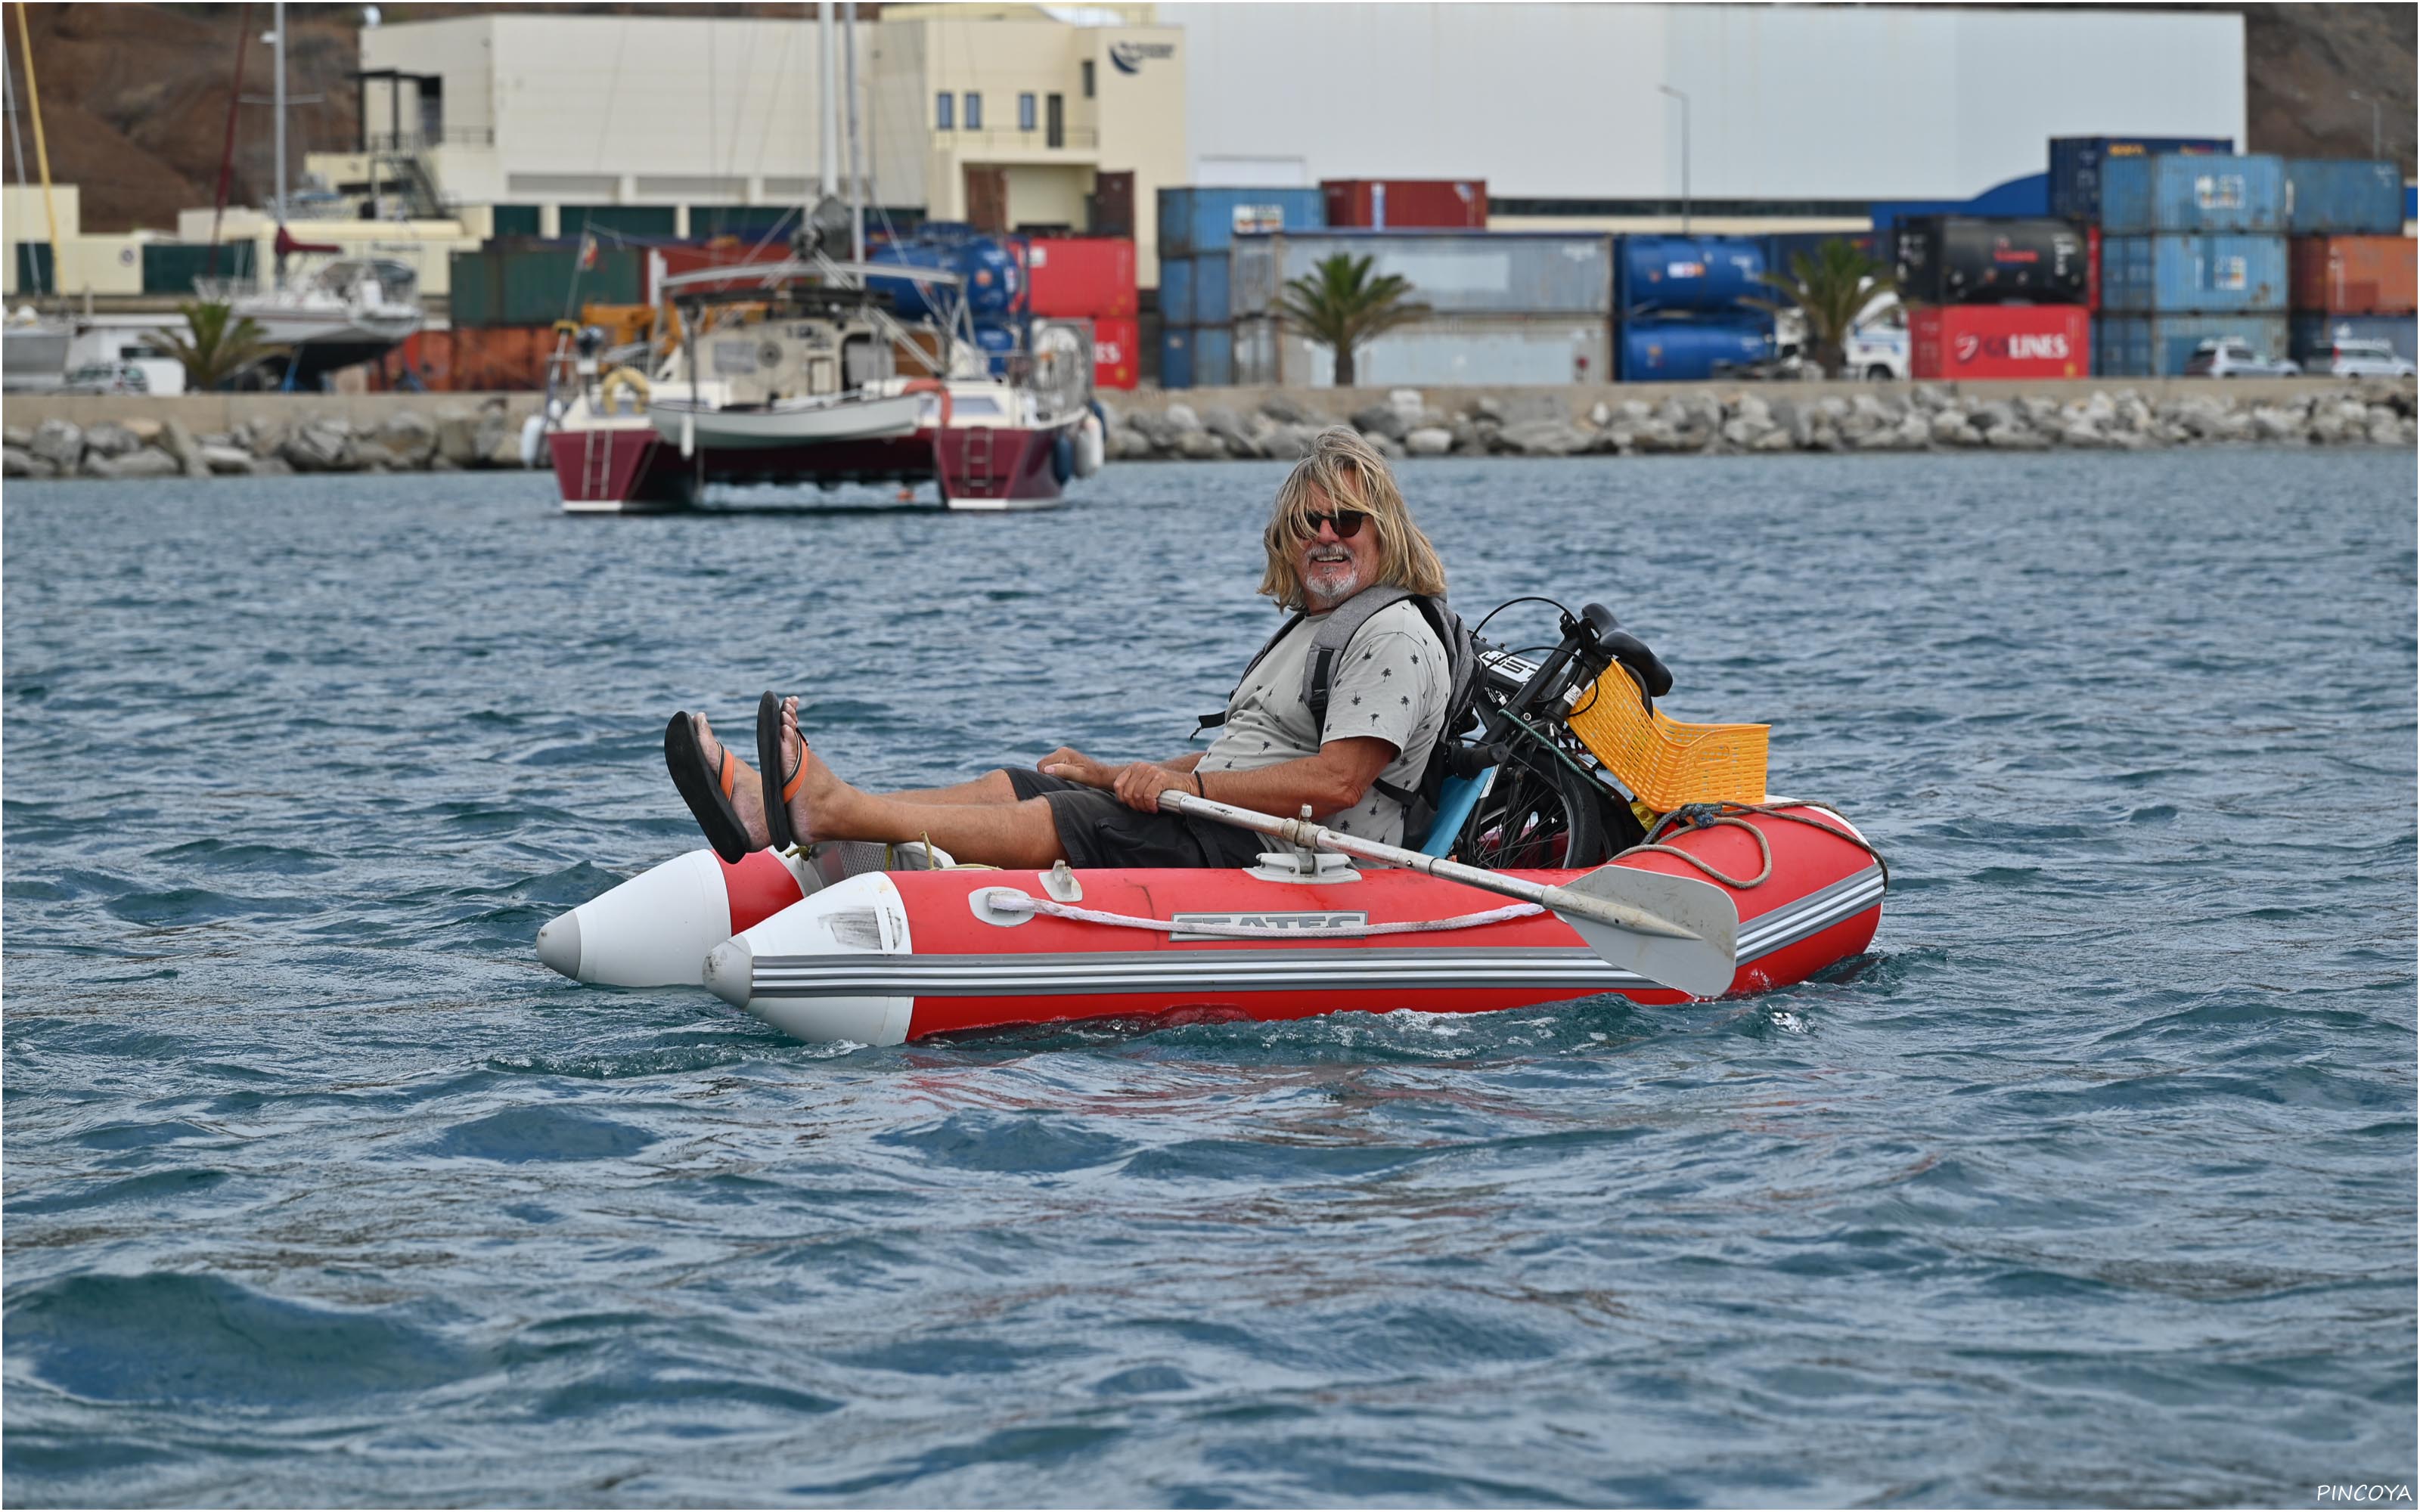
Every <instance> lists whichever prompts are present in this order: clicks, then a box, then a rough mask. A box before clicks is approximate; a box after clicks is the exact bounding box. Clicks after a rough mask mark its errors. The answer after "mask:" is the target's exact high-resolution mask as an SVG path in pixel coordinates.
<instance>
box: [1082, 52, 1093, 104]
mask: <svg viewBox="0 0 2420 1512" xmlns="http://www.w3.org/2000/svg"><path fill="white" fill-rule="evenodd" d="M1084 98H1085V99H1086V100H1090V99H1092V98H1093V60H1092V59H1091V58H1086V59H1085V60H1084Z"/></svg>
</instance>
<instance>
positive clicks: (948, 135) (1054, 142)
mask: <svg viewBox="0 0 2420 1512" xmlns="http://www.w3.org/2000/svg"><path fill="white" fill-rule="evenodd" d="M933 145H934V146H935V147H943V148H946V149H948V150H951V151H954V152H955V153H957V154H958V155H959V156H960V157H965V156H967V155H969V154H972V153H985V152H1016V153H1027V152H1031V153H1033V154H1035V155H1036V156H1047V154H1050V153H1053V152H1094V151H1097V150H1098V149H1099V148H1100V145H1101V133H1100V132H1099V131H1095V130H1094V129H1093V128H1092V127H1089V126H1070V127H1068V128H1066V129H1065V130H1064V131H1059V132H1056V133H1053V132H1051V131H1045V130H1043V129H1041V128H1036V129H1035V130H1033V131H1016V130H1015V129H1014V128H1009V127H1000V128H992V127H985V128H981V129H978V130H975V131H964V130H954V129H943V128H936V129H935V131H934V132H933Z"/></svg>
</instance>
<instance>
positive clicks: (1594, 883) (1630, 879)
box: [1555, 866, 1739, 997]
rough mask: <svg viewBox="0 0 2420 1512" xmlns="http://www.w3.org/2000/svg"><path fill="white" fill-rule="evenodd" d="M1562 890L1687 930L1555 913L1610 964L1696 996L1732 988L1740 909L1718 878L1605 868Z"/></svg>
mask: <svg viewBox="0 0 2420 1512" xmlns="http://www.w3.org/2000/svg"><path fill="white" fill-rule="evenodd" d="M1558 890H1559V891H1566V892H1575V893H1578V894H1580V895H1581V896H1583V897H1587V898H1592V899H1595V900H1597V901H1599V902H1601V903H1613V904H1617V905H1619V906H1621V907H1625V908H1634V909H1637V911H1638V912H1640V913H1642V914H1646V915H1649V916H1651V917H1652V918H1654V919H1655V920H1656V921H1657V922H1658V923H1660V924H1665V925H1670V926H1673V927H1675V928H1677V929H1678V930H1680V931H1682V932H1683V933H1681V934H1679V935H1677V936H1675V935H1666V934H1649V933H1640V932H1638V931H1637V930H1629V929H1623V928H1621V926H1620V925H1617V924H1613V923H1610V922H1608V921H1606V920H1605V919H1602V918H1592V917H1590V916H1589V915H1587V914H1581V913H1576V912H1573V911H1570V910H1567V909H1561V908H1559V909H1557V910H1556V911H1555V913H1556V917H1558V918H1560V919H1562V921H1563V922H1564V923H1566V924H1569V925H1570V926H1571V927H1572V928H1573V929H1575V930H1576V931H1578V932H1579V936H1580V938H1581V939H1583V940H1586V941H1587V942H1588V944H1589V949H1592V950H1594V951H1595V952H1596V953H1597V954H1598V955H1600V956H1603V957H1604V958H1605V959H1606V962H1607V963H1609V964H1612V965H1615V966H1618V967H1620V968H1621V969H1622V970H1624V971H1630V972H1636V973H1637V974H1638V975H1639V976H1642V977H1644V978H1646V979H1647V980H1650V981H1652V982H1658V983H1661V984H1662V985H1664V986H1667V987H1671V988H1674V989H1677V990H1678V991H1681V992H1684V993H1687V994H1688V995H1690V996H1692V997H1720V996H1721V995H1723V994H1725V993H1727V992H1730V990H1731V979H1732V978H1733V977H1734V976H1735V975H1737V973H1738V970H1739V962H1738V959H1737V957H1738V949H1739V908H1738V905H1737V904H1735V903H1732V902H1731V895H1730V893H1728V892H1726V891H1724V890H1723V889H1722V888H1720V887H1716V886H1714V884H1713V883H1711V882H1700V881H1699V880H1698V879H1697V878H1695V877H1675V876H1667V875H1665V874H1664V873H1663V872H1642V871H1639V870H1638V869H1637V868H1636V867H1627V866H1601V867H1599V868H1597V869H1596V870H1595V871H1593V872H1589V873H1588V874H1587V875H1585V876H1580V877H1575V878H1574V879H1573V880H1571V881H1570V882H1567V883H1564V884H1563V885H1562V887H1561V888H1559V889H1558Z"/></svg>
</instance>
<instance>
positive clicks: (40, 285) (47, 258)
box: [17, 241, 57, 294]
mask: <svg viewBox="0 0 2420 1512" xmlns="http://www.w3.org/2000/svg"><path fill="white" fill-rule="evenodd" d="M17 292H18V293H20V294H52V293H55V292H57V291H56V290H55V289H54V288H53V287H52V286H51V244H50V243H49V242H47V241H20V242H18V243H17Z"/></svg>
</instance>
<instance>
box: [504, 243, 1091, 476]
mask: <svg viewBox="0 0 2420 1512" xmlns="http://www.w3.org/2000/svg"><path fill="white" fill-rule="evenodd" d="M869 275H873V276H888V277H891V278H892V279H893V280H896V279H897V278H899V277H901V276H903V275H902V271H901V270H899V269H897V268H887V267H877V266H875V265H868V264H860V263H853V262H841V261H835V260H833V259H831V258H829V257H824V256H821V255H810V256H807V257H803V258H800V259H798V260H794V261H789V262H783V263H774V264H745V263H743V264H733V265H729V266H726V267H719V268H709V269H705V270H698V271H696V272H691V273H685V274H680V275H676V276H675V277H672V278H668V279H665V280H663V281H662V283H661V285H659V288H660V289H661V291H662V294H663V296H664V297H665V298H666V299H667V300H669V301H672V303H673V305H674V307H675V311H676V318H668V319H666V320H663V321H660V322H659V327H660V329H662V330H664V331H666V332H670V331H673V330H675V328H676V329H677V330H678V332H680V334H679V336H678V338H677V339H667V340H664V341H662V342H661V343H659V344H656V348H655V349H654V350H653V351H651V352H650V353H649V354H648V355H647V356H645V357H643V358H641V359H640V364H643V365H644V367H645V368H646V371H644V372H643V371H641V370H640V366H639V365H633V364H631V363H620V364H613V363H608V362H607V361H605V360H604V358H603V357H602V355H601V354H600V351H599V349H598V348H599V343H598V341H597V338H596V337H594V336H593V335H591V334H589V333H585V332H576V331H575V332H566V337H567V338H568V345H567V346H566V348H565V350H564V351H563V352H562V353H561V358H560V360H559V361H558V362H557V363H554V364H553V368H554V371H553V372H552V373H551V375H550V381H551V386H552V389H553V392H552V393H551V394H550V397H549V401H548V404H547V409H546V413H547V417H548V418H547V420H546V421H545V422H544V423H543V426H544V436H545V444H546V450H547V455H548V457H549V459H550V460H551V462H552V463H553V466H554V474H555V479H556V482H557V483H558V484H559V485H560V486H561V488H562V492H563V507H564V509H565V510H566V512H568V513H572V514H644V513H655V512H659V511H662V510H667V509H680V508H687V507H690V506H691V505H694V504H695V503H697V502H698V501H700V500H701V498H702V497H703V495H704V493H705V490H706V487H707V486H709V485H717V484H732V485H746V484H814V485H816V486H823V487H830V486H834V485H838V484H845V483H848V484H892V485H899V486H907V487H914V486H918V485H922V484H926V483H930V484H932V485H933V486H935V488H936V490H937V492H938V493H939V498H940V501H941V502H942V503H944V504H946V505H947V506H948V507H950V508H951V509H954V510H973V511H998V510H1022V509H1040V508H1048V507H1050V506H1052V505H1055V504H1057V503H1059V502H1060V501H1061V497H1062V492H1063V489H1064V487H1065V486H1066V484H1067V483H1068V482H1069V481H1070V480H1071V479H1075V478H1080V477H1089V476H1091V475H1092V474H1093V473H1094V472H1095V471H1098V470H1099V468H1100V466H1101V462H1102V459H1103V455H1104V452H1105V449H1106V441H1107V433H1106V430H1105V428H1104V426H1103V424H1102V422H1101V416H1100V411H1099V409H1098V407H1097V406H1096V405H1095V404H1094V399H1093V375H1092V357H1091V353H1092V342H1091V337H1090V334H1089V332H1087V331H1085V330H1084V329H1082V323H1081V322H1047V321H1042V322H1036V323H1035V324H1034V327H1033V331H1032V350H1030V351H1028V352H1023V353H1018V354H1016V358H1015V360H1014V361H1013V362H1012V363H1009V364H1008V365H1007V371H1005V372H1004V373H1001V374H998V375H995V374H994V373H993V372H992V371H991V368H990V364H991V357H990V355H989V354H988V353H985V351H983V350H982V348H981V347H978V346H976V345H975V344H974V343H973V342H971V341H969V340H965V339H963V332H953V331H952V330H951V329H949V328H947V327H943V326H936V325H933V324H929V323H918V324H915V325H912V326H911V325H908V324H905V323H903V322H901V321H899V320H898V319H896V318H895V317H894V316H892V315H891V314H890V312H889V311H888V310H887V309H886V308H885V307H884V306H885V304H886V302H887V301H886V300H885V297H884V296H883V295H882V294H880V293H879V292H877V291H874V290H869V289H868V288H867V287H866V286H865V282H866V279H867V277H868V276H869ZM904 276H912V277H914V278H916V279H918V280H920V281H933V282H943V281H947V280H949V278H950V275H948V274H946V273H941V272H935V271H929V270H914V271H913V272H912V273H909V274H907V275H904ZM732 315H736V316H737V317H736V318H726V319H718V317H719V316H732Z"/></svg>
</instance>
